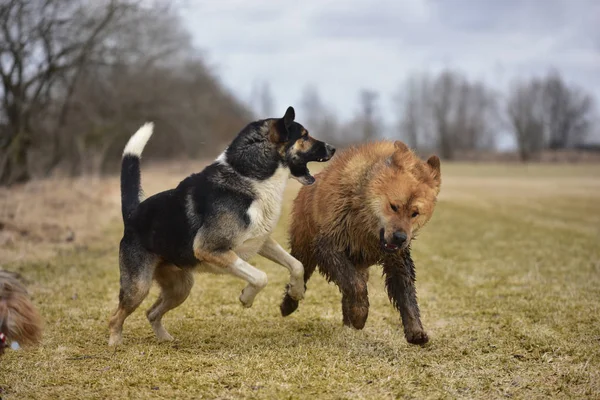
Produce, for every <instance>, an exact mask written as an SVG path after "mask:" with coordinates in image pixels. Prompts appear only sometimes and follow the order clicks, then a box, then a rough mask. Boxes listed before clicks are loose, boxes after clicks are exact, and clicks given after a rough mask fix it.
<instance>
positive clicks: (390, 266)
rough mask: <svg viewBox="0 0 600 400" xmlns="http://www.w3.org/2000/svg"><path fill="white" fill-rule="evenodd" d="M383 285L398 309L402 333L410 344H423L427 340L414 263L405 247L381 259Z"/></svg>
mask: <svg viewBox="0 0 600 400" xmlns="http://www.w3.org/2000/svg"><path fill="white" fill-rule="evenodd" d="M383 273H384V274H385V287H386V289H387V292H388V297H389V298H390V301H391V302H392V304H393V305H394V307H396V309H397V310H398V311H400V316H401V317H402V325H404V335H405V336H406V340H407V341H408V342H409V343H412V344H425V343H427V342H428V341H429V338H428V337H427V333H425V330H423V325H422V324H421V316H420V313H419V305H418V303H417V291H416V289H415V264H414V263H413V260H412V258H411V256H410V251H409V250H408V249H407V250H405V251H403V252H402V253H399V254H395V255H393V256H389V257H386V259H385V260H384V261H383Z"/></svg>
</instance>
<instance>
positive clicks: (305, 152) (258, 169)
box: [225, 107, 335, 185]
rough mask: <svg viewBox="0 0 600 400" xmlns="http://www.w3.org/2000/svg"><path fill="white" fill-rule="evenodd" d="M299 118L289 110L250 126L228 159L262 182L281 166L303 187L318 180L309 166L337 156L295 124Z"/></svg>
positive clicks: (241, 170)
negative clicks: (313, 162)
mask: <svg viewBox="0 0 600 400" xmlns="http://www.w3.org/2000/svg"><path fill="white" fill-rule="evenodd" d="M295 117H296V115H295V112H294V109H293V108H292V107H288V109H287V111H286V112H285V115H284V116H283V117H282V118H267V119H261V120H258V121H254V122H251V123H250V124H248V125H247V126H246V127H245V128H244V129H242V131H241V132H240V133H239V134H238V136H237V137H236V138H235V139H234V140H233V142H231V144H230V145H229V147H228V148H227V150H226V152H225V158H226V161H227V163H228V164H229V165H231V166H232V167H233V168H234V169H235V170H236V171H238V172H239V173H241V174H243V175H245V176H248V177H251V178H254V179H258V180H264V179H269V178H270V177H272V176H273V174H274V173H275V172H276V171H277V169H278V168H280V167H282V166H283V167H285V168H288V169H289V171H290V175H291V176H292V177H293V178H294V179H296V180H298V181H299V182H300V183H302V184H303V185H310V184H312V183H314V182H315V178H314V177H313V176H312V175H311V174H310V172H309V171H308V168H307V166H306V165H307V164H308V163H309V162H311V161H328V160H329V159H330V158H331V157H332V156H333V153H335V148H334V147H333V146H331V145H330V144H327V143H325V142H322V141H320V140H317V139H315V138H313V137H311V136H310V135H309V134H308V131H307V130H306V129H305V128H304V127H303V126H302V125H301V124H299V123H297V122H295V121H294V119H295Z"/></svg>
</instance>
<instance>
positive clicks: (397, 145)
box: [394, 140, 408, 151]
mask: <svg viewBox="0 0 600 400" xmlns="http://www.w3.org/2000/svg"><path fill="white" fill-rule="evenodd" d="M394 147H395V148H396V150H400V151H408V146H407V145H406V144H404V142H401V141H399V140H396V141H395V142H394Z"/></svg>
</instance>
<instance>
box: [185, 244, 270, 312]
mask: <svg viewBox="0 0 600 400" xmlns="http://www.w3.org/2000/svg"><path fill="white" fill-rule="evenodd" d="M194 255H195V256H196V258H197V259H198V260H200V261H205V262H207V263H210V264H212V265H213V266H215V267H217V268H221V269H222V270H223V272H224V273H228V274H231V275H233V276H237V277H238V278H242V279H243V280H245V281H246V282H248V285H247V286H246V287H245V288H244V290H242V294H240V301H241V302H242V305H243V306H244V307H246V308H249V307H252V303H253V302H254V298H255V297H256V295H257V294H258V292H260V291H261V290H262V289H263V288H264V287H265V286H267V274H265V273H264V272H263V271H261V270H259V269H257V268H255V267H253V266H252V265H250V264H248V263H247V262H246V261H244V260H242V259H241V258H240V257H238V255H237V254H235V253H234V252H233V251H232V250H228V251H222V252H219V251H206V250H203V249H198V248H197V249H194Z"/></svg>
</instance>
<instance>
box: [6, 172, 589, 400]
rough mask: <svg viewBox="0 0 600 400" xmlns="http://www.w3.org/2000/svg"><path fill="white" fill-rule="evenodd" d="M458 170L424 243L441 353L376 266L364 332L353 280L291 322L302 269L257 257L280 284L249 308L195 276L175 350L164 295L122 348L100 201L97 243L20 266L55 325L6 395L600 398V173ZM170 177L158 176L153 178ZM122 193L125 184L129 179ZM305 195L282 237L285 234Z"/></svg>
mask: <svg viewBox="0 0 600 400" xmlns="http://www.w3.org/2000/svg"><path fill="white" fill-rule="evenodd" d="M443 174H444V175H443V176H444V183H443V187H442V195H441V197H440V201H439V204H438V206H437V209H436V212H435V214H434V218H433V219H432V221H431V222H430V223H429V225H428V226H427V227H425V229H424V231H423V232H422V234H421V235H420V237H419V239H418V241H416V242H415V243H414V244H413V249H414V250H413V254H414V258H415V262H416V265H417V279H418V281H417V289H418V293H419V299H420V306H421V311H422V315H423V323H424V326H425V328H426V330H427V331H428V333H429V335H430V338H431V342H430V343H429V344H428V345H426V346H425V347H418V346H411V345H409V344H407V343H406V341H405V339H404V336H403V334H402V330H401V324H400V320H399V316H398V314H397V312H395V311H394V310H393V308H392V307H391V306H390V304H389V302H388V300H387V298H386V296H385V293H384V289H383V283H382V280H381V277H380V275H381V274H380V269H379V268H378V267H373V268H372V270H371V280H370V282H369V285H370V286H369V291H370V300H371V308H370V315H369V320H368V322H367V326H366V327H365V329H364V330H363V331H353V330H350V329H348V328H344V327H342V324H341V307H340V299H341V296H340V294H339V293H338V291H337V288H336V287H335V286H333V285H328V284H327V283H326V281H325V280H324V279H323V278H322V277H320V276H315V277H314V278H313V279H312V280H311V281H310V283H309V288H308V292H307V296H306V298H305V300H304V301H303V302H302V303H301V304H300V308H299V310H298V311H297V312H296V313H295V314H293V315H292V316H290V317H288V318H285V319H283V318H282V317H280V315H279V310H278V305H279V302H280V299H281V295H282V291H283V287H284V285H285V283H286V282H287V280H288V276H287V271H286V270H285V269H283V268H282V267H279V266H276V265H274V264H272V263H271V262H268V261H266V260H264V259H261V258H259V257H257V258H256V259H255V261H254V263H255V265H257V266H259V267H260V268H261V269H263V270H264V271H266V272H267V274H268V275H269V285H268V286H267V288H266V289H265V290H264V291H263V292H262V293H261V294H260V295H259V296H258V297H257V299H256V301H255V303H254V306H253V307H252V308H251V309H248V310H246V309H243V308H242V307H241V306H240V305H239V303H238V300H237V297H238V295H239V292H240V290H241V289H242V288H243V286H244V284H243V282H241V281H239V280H237V279H234V278H230V277H227V276H214V275H197V276H196V286H195V287H194V289H193V291H192V295H191V296H190V298H189V299H188V300H187V302H186V303H184V304H183V305H182V306H181V307H179V308H178V309H176V310H175V311H173V312H171V313H169V314H167V316H166V317H165V326H166V327H167V329H168V330H169V331H170V332H171V334H173V335H174V336H175V337H176V342H174V343H167V344H159V343H157V342H156V340H155V339H154V336H153V334H152V331H151V329H150V326H149V324H148V323H147V321H146V319H145V315H144V313H143V312H142V310H145V309H147V308H148V307H149V306H150V304H151V302H152V301H154V299H155V297H156V295H157V289H156V288H155V289H154V290H153V291H152V292H151V295H150V296H149V298H148V299H147V300H146V301H145V303H144V304H143V305H142V307H141V308H140V309H139V310H138V311H137V312H136V313H134V314H133V315H132V316H131V317H130V318H129V319H128V320H127V322H126V324H125V330H124V339H125V342H124V344H123V346H120V347H118V348H117V349H116V350H115V349H110V348H108V347H107V345H106V343H107V339H108V330H107V320H108V316H109V315H110V313H111V311H112V309H113V308H114V307H115V306H116V301H117V294H118V266H117V246H118V241H119V239H120V233H121V225H120V224H121V223H120V221H119V219H118V201H117V200H118V197H116V199H117V200H115V201H112V202H108V203H107V204H105V205H104V206H103V208H98V210H99V211H98V213H97V214H99V215H100V217H101V215H102V214H101V213H100V210H104V212H106V213H107V215H110V217H107V218H105V219H104V220H103V222H102V223H99V222H98V223H97V224H93V225H92V226H89V227H88V229H92V230H95V231H96V233H97V234H96V235H92V236H91V237H93V240H87V241H84V243H76V244H75V245H74V246H72V247H71V248H68V249H62V250H60V251H59V252H57V253H56V254H55V255H53V256H52V257H50V258H47V257H46V258H40V257H38V258H37V259H35V257H33V258H32V257H21V258H12V259H11V260H9V261H8V262H7V261H6V260H5V262H4V265H3V266H4V267H5V268H6V269H12V270H19V271H21V272H22V273H23V274H24V275H25V276H26V277H27V278H29V279H30V280H32V281H33V283H32V284H31V285H30V289H31V291H32V293H33V295H34V301H35V303H36V304H37V306H38V307H39V309H40V311H41V313H42V314H43V316H44V317H45V319H46V330H45V336H44V342H43V345H42V346H40V347H37V348H30V349H23V350H21V351H9V352H8V353H7V354H6V355H5V356H4V357H3V358H2V359H1V360H0V387H1V388H2V393H1V394H0V396H2V398H3V399H24V398H90V399H93V398H222V399H223V398H224V399H229V398H231V399H237V398H264V399H270V398H292V399H296V398H319V399H322V398H323V399H327V398H331V399H334V398H335V399H339V398H367V399H371V398H418V399H420V398H469V399H472V398H485V399H488V398H527V399H531V398H546V397H553V398H554V397H556V398H600V167H599V166H535V167H525V166H510V167H505V166H502V165H485V164H476V165H473V164H471V165H466V164H460V165H459V164H456V165H445V166H443ZM181 177H182V173H181V172H177V173H176V174H175V173H173V174H171V175H169V176H168V177H165V179H162V180H161V184H162V185H164V187H167V186H169V185H171V184H173V183H174V182H176V181H177V180H178V179H179V178H181ZM155 178H156V176H154V175H153V173H152V172H148V173H145V174H144V181H145V182H148V183H147V184H146V183H145V184H144V185H145V186H146V185H148V186H149V187H150V186H151V185H152V183H151V182H152V181H153V179H155ZM106 185H109V186H111V187H112V186H114V187H115V189H116V190H117V191H118V184H117V182H116V181H115V180H114V179H113V180H109V181H108V182H107V183H106ZM155 185H156V184H155ZM153 189H158V188H157V187H156V186H155V187H153ZM296 190H297V185H295V184H291V185H290V190H289V192H288V193H287V201H286V204H285V207H284V212H283V217H282V220H281V221H280V224H279V226H278V228H277V231H276V232H275V238H276V239H277V240H279V241H280V242H281V243H286V226H287V223H288V222H287V217H288V215H289V201H290V200H291V199H292V198H293V196H294V194H295V191H296ZM154 191H155V190H154ZM149 193H152V191H149ZM117 194H118V192H117ZM98 207H100V206H98ZM115 210H116V211H115ZM65 212H66V211H65ZM27 248H28V249H31V245H29V247H27ZM13 250H14V249H13ZM13 253H14V251H13ZM13 253H11V254H13ZM44 254H46V253H44Z"/></svg>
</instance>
